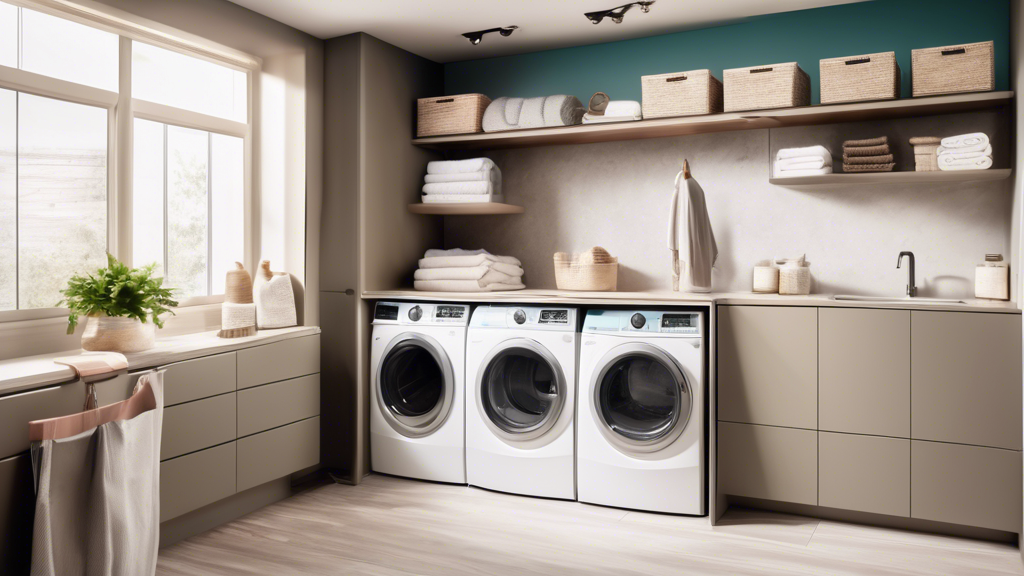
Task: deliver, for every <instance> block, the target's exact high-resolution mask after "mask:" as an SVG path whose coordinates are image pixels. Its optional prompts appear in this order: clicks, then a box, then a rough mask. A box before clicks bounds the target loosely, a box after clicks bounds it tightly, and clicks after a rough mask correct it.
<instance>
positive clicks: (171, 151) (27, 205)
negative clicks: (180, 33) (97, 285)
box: [0, 1, 253, 320]
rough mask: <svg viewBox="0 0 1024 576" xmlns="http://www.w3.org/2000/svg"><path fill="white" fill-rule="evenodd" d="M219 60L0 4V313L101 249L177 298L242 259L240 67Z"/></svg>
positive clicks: (38, 299)
mask: <svg viewBox="0 0 1024 576" xmlns="http://www.w3.org/2000/svg"><path fill="white" fill-rule="evenodd" d="M160 42H163V39H161V40H160ZM125 45H128V46H130V47H131V51H130V52H125V51H123V50H122V49H121V48H122V47H123V46H125ZM214 60H216V61H214ZM218 62H219V59H217V58H213V59H207V58H205V57H204V58H200V57H195V56H190V55H186V54H183V53H180V52H176V51H173V50H170V49H168V48H165V47H161V46H157V45H154V44H149V43H144V42H139V41H134V40H130V39H128V38H126V37H121V36H118V35H117V34H115V33H111V32H108V31H106V30H101V29H98V28H94V27H91V26H88V25H85V24H81V23H79V22H76V21H72V20H68V19H64V18H61V17H58V16H55V15H52V14H49V13H44V12H40V11H36V10H31V9H28V8H22V7H18V6H14V5H11V4H7V3H4V2H2V1H0V320H3V319H4V316H3V314H4V313H6V312H5V311H8V312H9V311H14V310H29V309H46V308H54V307H55V306H56V305H57V303H58V302H59V301H60V299H61V296H60V289H61V288H63V286H64V285H65V283H66V282H67V279H68V278H69V277H70V276H71V275H73V274H76V273H82V272H88V271H91V270H93V269H96V268H98V267H100V266H102V265H103V264H104V263H105V261H106V258H105V253H106V252H111V253H113V254H114V255H115V256H119V257H121V258H122V259H125V258H126V257H127V256H129V255H130V258H128V259H130V261H131V262H132V264H133V265H135V266H142V265H146V264H150V263H155V264H156V265H157V269H158V271H159V272H160V273H161V274H163V275H164V277H165V284H166V285H169V286H171V287H174V288H175V289H176V290H177V293H176V297H177V299H178V300H179V301H181V302H184V303H185V304H186V305H187V304H188V303H189V300H192V302H193V303H200V302H208V301H211V300H210V298H211V297H212V298H214V299H215V298H216V297H217V296H219V295H222V294H223V292H224V276H225V273H226V272H227V271H228V270H229V269H231V268H233V266H234V262H235V261H240V262H243V263H245V264H246V266H247V268H250V269H251V268H252V264H253V262H248V261H247V258H250V255H249V252H250V251H249V250H248V249H247V245H246V238H247V237H248V236H249V234H248V229H249V221H250V220H251V218H252V216H249V219H250V220H247V210H246V205H247V202H246V197H247V193H248V191H247V185H248V181H249V176H248V171H249V170H250V167H249V160H248V155H247V154H246V150H247V146H248V145H249V137H250V126H249V116H250V110H249V85H250V82H249V71H248V70H247V69H242V68H236V67H234V66H235V64H233V63H232V64H231V65H228V64H227V63H225V64H220V63H218ZM122 74H131V90H130V91H128V89H127V88H126V89H125V91H126V92H128V93H119V87H120V85H121V77H120V76H121V75H122ZM121 111H130V113H131V115H130V116H128V118H127V121H126V120H125V119H124V118H123V117H122V118H120V119H119V118H118V114H119V113H120V112H121ZM123 122H127V125H128V126H130V131H131V138H132V141H131V143H130V144H128V147H129V149H130V150H129V151H130V154H126V153H125V152H126V151H124V150H122V151H121V152H118V150H119V147H120V145H121V143H120V142H119V141H118V138H119V133H120V134H124V133H125V129H124V128H122V129H121V131H120V132H119V130H118V125H119V123H121V124H120V125H121V126H122V127H124V126H125V124H124V123H123ZM114 158H118V159H125V158H130V159H131V166H132V171H131V172H132V177H131V178H130V179H129V181H127V182H122V181H118V180H117V178H116V177H115V176H116V174H115V172H114V171H113V170H112V167H113V164H114ZM125 199H129V201H125ZM129 205H130V206H131V210H130V214H125V218H126V219H127V218H131V225H130V227H129V226H127V222H125V223H119V222H117V221H116V219H117V214H118V213H119V212H118V211H117V210H116V209H115V208H116V207H117V206H129ZM117 231H121V232H122V233H121V234H118V233H117ZM196 298H199V300H196ZM214 301H215V300H214Z"/></svg>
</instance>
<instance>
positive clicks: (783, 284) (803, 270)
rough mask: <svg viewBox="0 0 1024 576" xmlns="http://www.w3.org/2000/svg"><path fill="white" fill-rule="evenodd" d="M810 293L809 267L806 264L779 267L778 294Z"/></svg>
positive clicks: (801, 294)
mask: <svg viewBox="0 0 1024 576" xmlns="http://www.w3.org/2000/svg"><path fill="white" fill-rule="evenodd" d="M810 293H811V269H810V268H808V267H807V266H783V267H782V268H779V294H789V295H794V296H806V295H808V294H810Z"/></svg>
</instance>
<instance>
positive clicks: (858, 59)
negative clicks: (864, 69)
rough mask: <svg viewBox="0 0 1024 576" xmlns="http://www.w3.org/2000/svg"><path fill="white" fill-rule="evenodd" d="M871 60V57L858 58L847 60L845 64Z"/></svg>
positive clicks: (851, 64)
mask: <svg viewBox="0 0 1024 576" xmlns="http://www.w3.org/2000/svg"><path fill="white" fill-rule="evenodd" d="M868 62H871V58H857V59H856V60H847V61H846V62H845V64H846V65H847V66H853V65H854V64H867V63H868Z"/></svg>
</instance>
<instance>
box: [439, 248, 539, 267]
mask: <svg viewBox="0 0 1024 576" xmlns="http://www.w3.org/2000/svg"><path fill="white" fill-rule="evenodd" d="M431 252H445V251H444V250H436V251H435V250H427V255H426V256H425V257H424V258H421V259H420V261H419V267H420V268H452V267H466V266H468V267H472V266H479V265H481V264H483V263H484V262H498V263H502V264H511V265H513V266H519V267H520V268H521V267H522V266H523V263H522V262H520V261H519V259H518V258H513V257H512V256H495V255H493V254H488V253H486V252H485V253H481V254H452V255H448V256H445V255H437V256H434V255H432V254H431Z"/></svg>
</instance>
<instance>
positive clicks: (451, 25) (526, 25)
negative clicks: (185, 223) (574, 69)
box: [232, 0, 864, 62]
mask: <svg viewBox="0 0 1024 576" xmlns="http://www.w3.org/2000/svg"><path fill="white" fill-rule="evenodd" d="M626 1H627V0H232V2H234V3H235V4H238V5H240V6H244V7H246V8H249V9H250V10H253V11H255V12H259V13H260V14H264V15H266V16H269V17H270V18H273V19H274V20H278V21H280V22H284V23H285V24H287V25H289V26H292V27H293V28H298V29H299V30H302V31H304V32H307V33H309V34H312V35H313V36H316V37H318V38H324V39H326V38H334V37H336V36H343V35H345V34H351V33H353V32H366V33H367V34H370V35H372V36H375V37H377V38H379V39H381V40H384V41H385V42H388V43H390V44H394V45H395V46H398V47H399V48H402V49H405V50H408V51H409V52H412V53H414V54H419V55H420V56H423V57H425V58H429V59H431V60H434V61H436V62H454V61H458V60H471V59H475V58H489V57H492V56H503V55H506V54H521V53H524V52H535V51H538V50H548V49H551V48H564V47H566V46H581V45H584V44H597V43H601V42H612V41H615V40H625V39H627V38H640V37H644V36H655V35H657V34H667V33H669V32H678V31H680V30H689V29H694V28H706V27H708V26H715V25H720V24H724V23H728V22H735V21H737V20H741V19H743V18H748V17H751V16H760V15H764V14H773V13H777V12H790V11H793V10H804V9H807V8H819V7H822V6H833V5H836V4H850V3H853V2H863V1H864V0H657V2H656V4H654V6H652V7H651V11H650V13H648V14H644V13H642V12H640V10H639V8H633V9H632V10H630V12H629V13H628V14H626V17H625V19H624V21H623V22H622V24H615V23H613V22H612V21H610V20H608V19H606V20H605V21H604V22H602V23H601V24H599V25H596V26H595V25H593V24H591V23H590V21H589V20H587V19H586V18H585V17H584V16H583V13H584V12H592V11H595V10H606V9H608V8H614V7H616V6H619V5H621V4H624V3H626ZM509 25H516V26H519V30H516V32H515V33H514V34H512V35H511V36H509V37H507V38H506V37H502V36H500V35H498V34H496V33H493V34H488V35H487V36H485V37H484V40H483V42H482V43H480V44H479V45H478V46H472V45H470V43H469V41H468V40H466V39H465V38H463V37H462V33H463V32H473V31H476V30H483V29H487V28H495V27H498V26H509Z"/></svg>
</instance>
